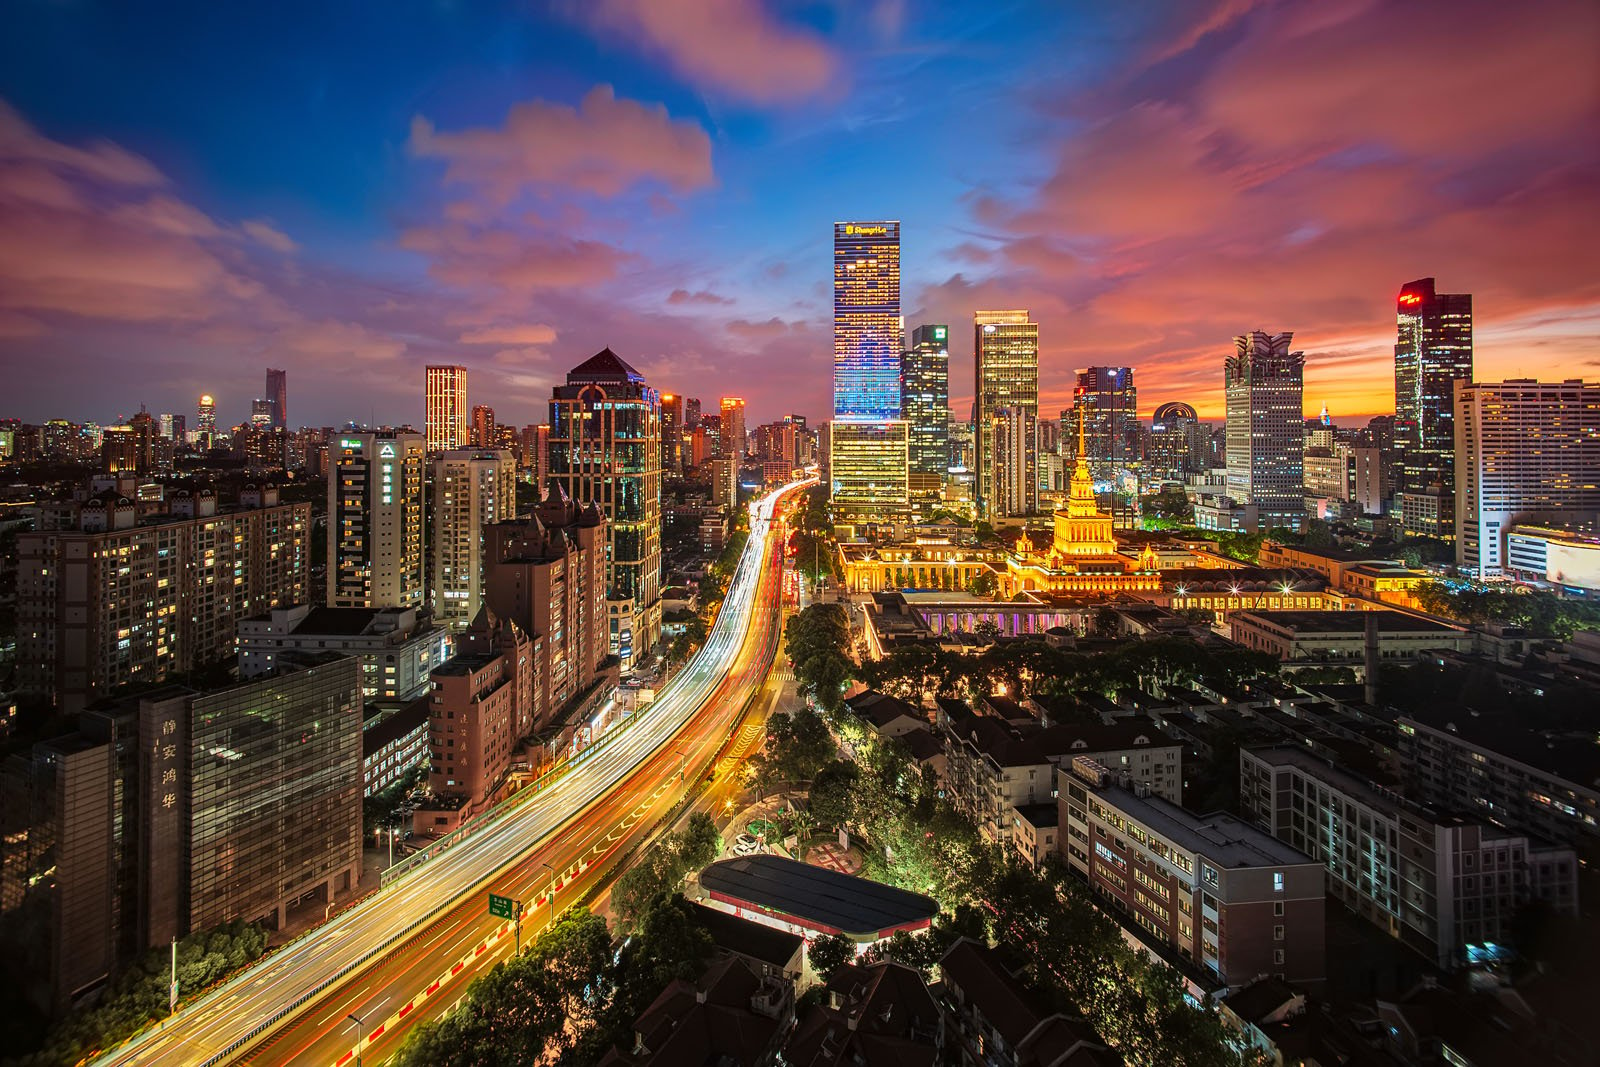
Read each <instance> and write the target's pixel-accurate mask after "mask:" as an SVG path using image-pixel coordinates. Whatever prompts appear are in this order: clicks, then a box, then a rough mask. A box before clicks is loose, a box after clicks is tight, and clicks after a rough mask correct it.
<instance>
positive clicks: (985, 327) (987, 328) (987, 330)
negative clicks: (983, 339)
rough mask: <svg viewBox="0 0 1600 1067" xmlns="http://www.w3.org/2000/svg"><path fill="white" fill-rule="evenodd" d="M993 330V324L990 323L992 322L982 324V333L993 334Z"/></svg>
mask: <svg viewBox="0 0 1600 1067" xmlns="http://www.w3.org/2000/svg"><path fill="white" fill-rule="evenodd" d="M994 330H995V325H994V323H992V322H986V323H984V325H983V332H984V333H994Z"/></svg>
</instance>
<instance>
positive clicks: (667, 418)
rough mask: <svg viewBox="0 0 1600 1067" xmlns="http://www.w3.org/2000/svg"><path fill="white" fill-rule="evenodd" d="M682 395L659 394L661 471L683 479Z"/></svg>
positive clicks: (671, 476)
mask: <svg viewBox="0 0 1600 1067" xmlns="http://www.w3.org/2000/svg"><path fill="white" fill-rule="evenodd" d="M683 431H684V422H683V394H681V393H662V394H661V471H662V473H663V474H665V475H666V476H667V477H668V478H681V477H683Z"/></svg>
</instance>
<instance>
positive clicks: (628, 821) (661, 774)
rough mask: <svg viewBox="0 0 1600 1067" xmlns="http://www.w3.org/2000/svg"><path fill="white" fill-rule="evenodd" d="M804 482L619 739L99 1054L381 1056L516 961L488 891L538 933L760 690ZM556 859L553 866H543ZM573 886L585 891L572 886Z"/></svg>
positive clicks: (660, 808)
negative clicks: (515, 903)
mask: <svg viewBox="0 0 1600 1067" xmlns="http://www.w3.org/2000/svg"><path fill="white" fill-rule="evenodd" d="M806 484H808V483H807V482H795V483H791V484H790V485H788V486H785V487H783V488H781V489H779V490H776V491H774V492H773V493H770V494H768V495H767V496H765V497H763V498H761V499H760V500H758V501H757V502H756V503H755V504H753V505H752V522H751V536H750V541H749V544H748V545H747V546H746V548H745V551H744V555H743V556H742V557H741V558H740V561H739V565H738V568H737V570H736V571H735V573H734V577H733V581H732V582H731V583H730V584H729V588H728V595H727V597H726V599H725V600H724V602H723V607H722V610H721V611H720V612H719V614H718V616H717V620H716V624H715V625H714V626H713V627H712V630H711V633H710V635H709V636H708V638H707V640H706V643H705V645H704V647H702V648H701V650H700V651H699V652H698V653H696V655H695V657H694V658H693V659H692V660H690V662H689V664H688V665H687V666H686V667H685V668H684V669H683V670H682V671H681V672H680V673H679V674H678V675H677V677H675V678H674V679H673V680H672V681H671V683H670V684H668V685H667V686H666V687H665V688H664V689H663V690H662V692H661V694H660V696H659V697H658V698H657V700H656V702H655V703H654V704H652V705H650V706H649V708H647V709H646V710H645V711H643V712H641V713H639V716H638V718H637V719H636V720H635V721H634V722H633V723H632V724H631V725H630V726H629V727H628V729H627V730H625V731H623V732H622V733H621V734H619V735H618V736H617V738H616V740H615V741H614V742H611V743H609V744H607V745H604V746H601V747H597V748H596V749H594V750H591V753H590V754H588V755H585V756H580V757H579V758H578V760H577V761H575V765H574V766H573V768H572V770H571V771H570V772H568V773H567V774H566V775H565V776H564V777H562V778H560V779H559V780H558V781H556V782H555V783H554V784H552V785H551V786H549V787H548V788H546V789H544V790H543V791H541V792H540V793H539V794H537V795H536V796H533V797H532V798H531V799H529V798H528V797H527V796H526V795H524V797H523V798H522V802H517V801H513V802H511V803H508V804H505V805H502V806H501V807H500V808H499V809H497V810H496V811H495V812H493V813H491V814H490V815H488V816H486V817H485V821H484V823H483V824H481V828H480V829H478V830H477V831H475V832H474V833H473V834H472V835H471V836H469V837H467V838H465V839H463V840H461V841H460V842H458V843H457V844H455V845H453V846H452V847H451V848H449V849H448V850H446V851H445V852H443V853H441V854H440V855H438V856H436V857H435V858H433V859H431V860H429V861H428V862H426V863H424V864H423V865H421V866H420V867H418V868H417V869H416V870H415V871H412V872H410V873H408V874H406V875H405V876H403V877H401V878H399V879H398V880H396V881H395V882H394V883H393V884H391V885H390V886H388V887H386V888H385V889H383V890H382V891H381V892H379V893H377V894H375V895H373V896H372V897H369V898H367V899H366V900H364V901H363V902H362V903H360V904H358V905H357V906H355V907H353V908H350V909H349V910H347V911H345V912H343V913H342V914H340V915H338V916H336V917H335V918H334V919H333V920H332V921H330V922H328V923H325V924H323V925H322V926H319V927H317V928H316V929H315V930H312V931H310V932H308V933H306V934H304V935H302V936H301V937H299V938H297V939H296V940H294V941H292V942H290V943H288V944H287V945H285V946H283V947H282V948H280V949H278V950H277V951H275V952H274V953H272V954H271V955H270V956H267V957H265V958H264V959H262V960H261V961H260V962H259V963H257V964H256V965H254V966H252V967H250V968H248V969H247V970H245V971H243V972H241V973H240V974H239V975H237V976H235V977H234V978H232V979H230V980H229V981H228V982H226V983H224V984H223V985H221V986H219V987H218V988H216V989H214V990H212V991H211V992H210V993H208V994H206V995H205V996H203V997H201V998H200V999H199V1000H197V1001H195V1002H194V1003H192V1004H189V1005H187V1006H185V1007H184V1009H183V1010H182V1011H180V1012H179V1013H178V1015H177V1016H176V1017H174V1018H173V1019H171V1020H169V1021H168V1022H167V1023H166V1024H165V1025H164V1026H162V1027H160V1028H157V1029H152V1030H147V1031H145V1032H144V1033H142V1034H140V1035H139V1036H138V1037H136V1038H134V1039H133V1040H131V1041H130V1042H128V1043H127V1044H125V1045H123V1046H122V1047H120V1048H118V1049H115V1050H113V1051H111V1052H109V1053H107V1054H106V1055H104V1056H102V1057H101V1058H100V1059H99V1060H97V1061H96V1063H97V1065H118V1067H120V1065H124V1064H127V1065H131V1064H203V1065H210V1064H218V1063H227V1062H233V1061H235V1060H238V1059H240V1058H245V1057H247V1058H248V1059H249V1060H250V1061H251V1062H260V1063H274V1062H291V1061H292V1062H297V1063H299V1062H306V1063H328V1064H334V1065H339V1064H347V1063H350V1062H352V1061H353V1059H354V1053H355V1048H354V1041H355V1036H356V1035H355V1031H356V1026H355V1024H354V1023H353V1022H351V1021H349V1020H348V1019H347V1016H348V1015H350V1014H355V1015H357V1016H359V1017H360V1018H361V1019H362V1020H363V1024H364V1025H363V1041H362V1056H363V1058H366V1056H368V1055H369V1054H370V1055H371V1056H372V1057H373V1060H374V1061H377V1060H381V1059H382V1058H384V1057H385V1056H387V1055H388V1054H390V1053H392V1052H393V1051H394V1050H395V1048H396V1047H398V1043H399V1038H400V1036H401V1033H402V1032H403V1031H404V1030H405V1029H407V1028H408V1027H409V1026H410V1025H411V1024H412V1023H413V1022H415V1021H417V1020H418V1019H426V1018H431V1017H436V1016H437V1015H438V1014H441V1013H442V1012H443V1011H445V1010H447V1009H448V1008H449V1007H450V1006H451V1005H452V1004H454V1003H455V1002H456V1001H457V1000H459V999H460V997H461V995H462V994H463V993H464V992H465V990H466V987H467V984H468V983H469V982H470V980H471V978H472V977H474V976H475V975H476V974H478V973H481V972H482V971H483V970H485V969H486V968H487V967H488V966H489V965H491V964H492V963H493V962H495V961H498V960H499V959H501V958H503V957H504V956H505V955H506V954H507V953H508V952H509V951H510V950H511V946H512V944H513V942H514V936H513V932H512V924H511V923H510V922H506V921H501V920H492V919H490V918H489V917H488V916H487V914H486V906H487V890H488V889H490V888H493V889H494V890H495V891H496V892H497V893H505V894H507V895H512V896H515V897H516V898H517V899H520V900H523V901H526V902H527V903H528V910H527V912H526V913H525V915H524V918H523V923H522V926H523V934H524V936H525V937H527V936H531V934H532V933H533V932H535V931H537V930H538V929H540V928H542V927H543V926H544V925H545V923H546V922H547V921H548V919H549V913H550V911H551V907H550V904H549V901H548V900H547V899H546V895H547V893H548V890H549V887H550V884H551V882H552V881H553V882H554V886H555V895H556V903H557V905H559V904H560V903H561V900H562V898H563V896H565V895H568V894H581V893H582V892H584V891H586V890H587V888H588V887H589V885H591V884H592V883H593V881H594V880H595V879H596V878H598V877H599V876H600V873H601V870H602V869H603V868H604V867H606V866H609V864H610V863H611V862H613V861H614V860H615V859H616V858H617V857H618V856H619V854H621V853H622V852H624V851H625V850H626V849H627V848H629V847H631V846H632V844H633V843H634V842H635V841H637V840H638V839H639V838H640V837H642V836H643V835H644V834H645V833H646V832H647V831H648V829H649V828H650V827H651V826H652V825H653V824H654V823H655V822H656V821H657V819H658V818H659V817H660V816H661V815H662V814H665V812H666V811H668V810H670V809H671V807H672V806H673V805H675V804H676V803H677V802H678V800H680V799H681V798H682V796H683V795H684V794H685V793H686V792H687V791H688V790H689V788H690V787H691V786H692V785H693V784H694V783H695V782H696V781H697V780H698V778H699V776H700V775H701V774H702V773H704V772H703V768H704V767H705V766H707V765H709V764H710V763H711V762H712V761H714V760H715V759H716V758H717V756H718V755H719V754H720V753H721V752H722V750H723V748H724V747H725V746H726V744H727V743H728V741H729V740H730V736H731V734H732V733H733V732H734V728H735V726H736V724H737V723H738V721H739V719H740V717H741V715H742V714H743V711H744V708H745V706H746V704H747V703H748V702H749V701H750V699H751V697H752V696H753V695H754V693H755V691H756V690H757V689H758V688H759V687H760V685H761V683H762V681H763V679H764V678H765V676H766V674H767V672H768V670H769V668H770V666H771V661H772V656H773V651H774V649H775V647H776V642H777V624H778V616H779V612H778V610H777V608H778V605H779V601H780V599H781V596H782V567H781V560H782V542H783V539H782V538H781V537H774V536H772V534H774V533H776V532H778V530H777V529H776V527H775V524H774V522H773V519H774V512H775V510H776V508H777V506H778V503H779V501H780V500H781V499H782V497H783V496H784V495H785V494H787V493H789V492H791V491H793V490H795V489H798V488H800V487H802V486H803V485H806ZM547 864H548V866H546V865H547ZM568 899H572V898H571V897H570V896H569V897H568Z"/></svg>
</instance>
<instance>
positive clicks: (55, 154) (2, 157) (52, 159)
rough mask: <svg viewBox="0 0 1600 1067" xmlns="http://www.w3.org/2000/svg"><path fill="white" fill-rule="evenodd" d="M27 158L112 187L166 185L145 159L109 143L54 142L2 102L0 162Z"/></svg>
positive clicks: (0, 101)
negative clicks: (72, 143) (83, 144)
mask: <svg viewBox="0 0 1600 1067" xmlns="http://www.w3.org/2000/svg"><path fill="white" fill-rule="evenodd" d="M14 159H24V160H29V161H32V162H35V163H41V164H43V165H45V166H48V167H51V168H60V169H63V170H67V171H71V172H74V173H77V174H81V175H83V176H84V177H86V178H90V179H93V180H95V181H99V182H105V183H108V184H111V185H128V186H156V185H165V184H166V177H165V176H164V175H163V174H162V173H161V172H160V171H159V170H157V169H156V167H155V165H154V164H153V163H151V162H150V161H149V160H147V159H145V158H143V157H142V156H137V155H134V154H133V153H132V152H129V151H126V150H125V149H122V148H119V147H117V146H116V145H114V144H111V143H110V142H108V141H96V142H94V143H93V144H91V145H90V146H89V147H87V148H77V147H74V146H72V145H67V144H62V143H61V142H59V141H52V140H51V139H49V138H48V137H45V136H43V135H42V134H40V133H39V132H38V131H37V130H35V129H34V128H33V127H32V126H31V125H29V123H28V122H27V120H26V119H24V118H23V117H22V116H21V115H20V114H18V113H17V110H16V109H15V108H13V107H12V106H11V105H10V104H8V103H6V102H5V101H4V100H0V161H9V160H14Z"/></svg>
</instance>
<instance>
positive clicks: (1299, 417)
mask: <svg viewBox="0 0 1600 1067" xmlns="http://www.w3.org/2000/svg"><path fill="white" fill-rule="evenodd" d="M1293 339H1294V334H1292V333H1280V334H1269V333H1265V332H1263V331H1261V330H1256V331H1255V332H1253V333H1251V334H1249V335H1248V336H1239V337H1235V338H1234V339H1233V345H1234V354H1233V355H1231V356H1229V357H1228V359H1227V361H1226V362H1225V364H1224V366H1223V382H1224V385H1225V389H1226V392H1227V413H1228V429H1227V438H1228V444H1227V464H1228V480H1227V491H1228V496H1230V497H1231V498H1232V499H1233V500H1234V502H1235V503H1236V504H1239V505H1246V504H1254V505H1255V506H1256V508H1257V515H1258V516H1259V519H1258V521H1259V523H1260V525H1261V527H1262V528H1264V529H1268V528H1271V527H1275V526H1277V527H1283V528H1285V529H1290V530H1298V529H1299V528H1300V525H1301V523H1302V522H1303V521H1304V518H1305V487H1304V484H1303V483H1304V473H1303V464H1304V454H1305V416H1304V414H1303V412H1302V405H1303V398H1304V391H1305V353H1304V352H1291V351H1289V344H1290V342H1291V341H1292V340H1293Z"/></svg>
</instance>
